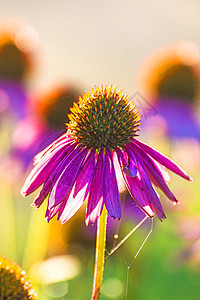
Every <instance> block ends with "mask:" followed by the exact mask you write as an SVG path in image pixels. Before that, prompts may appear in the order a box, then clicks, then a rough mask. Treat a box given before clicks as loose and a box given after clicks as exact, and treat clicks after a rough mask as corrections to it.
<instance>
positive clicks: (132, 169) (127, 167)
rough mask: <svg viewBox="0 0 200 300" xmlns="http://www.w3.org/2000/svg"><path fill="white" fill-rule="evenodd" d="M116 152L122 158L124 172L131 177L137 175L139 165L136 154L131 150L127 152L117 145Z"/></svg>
mask: <svg viewBox="0 0 200 300" xmlns="http://www.w3.org/2000/svg"><path fill="white" fill-rule="evenodd" d="M116 152H117V155H118V158H119V159H120V163H121V166H122V169H123V172H124V173H125V174H126V175H128V176H130V177H135V176H136V175H137V165H136V161H135V158H134V155H133V154H132V153H131V151H129V152H130V153H128V154H127V153H126V152H127V151H126V150H125V151H122V150H121V149H120V148H118V147H117V148H116Z"/></svg>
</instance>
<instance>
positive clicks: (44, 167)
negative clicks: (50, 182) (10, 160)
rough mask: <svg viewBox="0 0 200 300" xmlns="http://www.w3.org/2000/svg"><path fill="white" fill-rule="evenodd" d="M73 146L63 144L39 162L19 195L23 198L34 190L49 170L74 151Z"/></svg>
mask: <svg viewBox="0 0 200 300" xmlns="http://www.w3.org/2000/svg"><path fill="white" fill-rule="evenodd" d="M74 147H75V146H74V144H71V143H68V142H67V145H66V144H65V143H63V144H62V145H61V146H59V147H58V148H56V151H55V152H54V153H52V154H49V155H48V156H47V157H46V158H45V159H43V160H41V161H40V162H39V163H38V164H37V165H36V166H35V167H34V168H33V170H32V171H31V173H30V174H29V176H28V177H27V179H26V181H25V183H24V186H23V187H22V190H21V194H22V195H23V196H24V197H25V196H27V195H29V194H30V193H32V192H33V191H34V190H36V189H37V188H38V187H39V186H40V185H41V184H42V183H43V182H44V180H45V179H46V178H47V177H48V175H49V173H50V170H52V169H54V168H55V167H56V166H57V165H58V164H59V162H60V161H61V160H62V158H63V157H64V156H67V154H70V153H71V151H72V150H73V149H74Z"/></svg>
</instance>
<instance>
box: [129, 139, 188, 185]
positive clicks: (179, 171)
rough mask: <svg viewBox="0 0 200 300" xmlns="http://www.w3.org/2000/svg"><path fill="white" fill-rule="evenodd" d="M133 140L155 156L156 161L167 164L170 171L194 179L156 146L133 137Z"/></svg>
mask: <svg viewBox="0 0 200 300" xmlns="http://www.w3.org/2000/svg"><path fill="white" fill-rule="evenodd" d="M132 142H133V143H136V144H137V145H138V146H139V147H140V148H141V149H142V150H143V151H145V152H146V153H148V154H149V155H150V156H151V157H152V158H154V159H155V160H156V161H158V162H159V163H160V164H161V165H163V166H165V167H166V168H167V169H169V170H170V171H172V172H174V173H175V174H177V175H179V176H181V177H183V178H185V179H187V180H190V181H191V180H192V178H191V177H189V176H188V175H187V174H186V173H185V171H184V170H183V169H182V168H181V167H179V166H178V165H177V164H175V162H173V161H172V160H170V159H169V158H168V157H166V156H165V155H163V154H161V153H160V152H159V151H157V150H155V149H154V148H152V147H150V146H148V145H147V144H145V143H143V142H141V141H139V140H136V139H133V140H132Z"/></svg>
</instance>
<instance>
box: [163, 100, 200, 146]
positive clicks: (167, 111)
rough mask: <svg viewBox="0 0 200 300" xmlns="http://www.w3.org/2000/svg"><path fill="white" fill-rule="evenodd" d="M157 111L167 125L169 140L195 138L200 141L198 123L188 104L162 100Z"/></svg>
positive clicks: (199, 125) (199, 124)
mask: <svg viewBox="0 0 200 300" xmlns="http://www.w3.org/2000/svg"><path fill="white" fill-rule="evenodd" d="M157 111H158V113H159V115H160V116H162V117H163V118H164V119H165V121H166V124H167V134H168V135H169V136H170V138H195V139H197V140H198V141H200V123H199V120H198V119H197V116H196V114H195V112H194V109H193V107H192V105H191V104H190V103H187V102H183V101H182V100H179V99H168V98H164V99H162V101H159V104H158V105H157Z"/></svg>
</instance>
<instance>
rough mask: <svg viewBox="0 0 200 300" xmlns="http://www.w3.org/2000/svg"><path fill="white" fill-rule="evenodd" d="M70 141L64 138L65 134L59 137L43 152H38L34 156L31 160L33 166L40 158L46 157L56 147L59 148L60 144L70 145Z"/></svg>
mask: <svg viewBox="0 0 200 300" xmlns="http://www.w3.org/2000/svg"><path fill="white" fill-rule="evenodd" d="M71 142H72V139H68V138H67V137H66V133H65V134H63V135H61V136H60V137H59V138H58V139H57V140H55V141H54V142H52V143H51V144H50V145H49V146H47V147H46V148H45V149H44V150H42V151H41V152H39V153H38V154H36V155H35V157H34V159H33V164H34V165H36V164H37V163H38V162H39V161H40V160H41V159H42V158H44V157H45V156H46V155H48V154H49V153H50V152H52V151H53V150H54V149H56V147H57V146H60V145H61V144H62V143H66V144H67V143H71Z"/></svg>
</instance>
